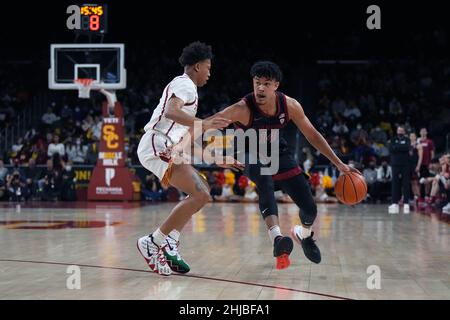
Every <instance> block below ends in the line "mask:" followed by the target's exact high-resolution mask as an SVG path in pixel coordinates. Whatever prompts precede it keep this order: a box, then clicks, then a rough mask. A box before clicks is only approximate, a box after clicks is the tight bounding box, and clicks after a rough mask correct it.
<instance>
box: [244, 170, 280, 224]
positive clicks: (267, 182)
mask: <svg viewBox="0 0 450 320" xmlns="http://www.w3.org/2000/svg"><path fill="white" fill-rule="evenodd" d="M248 177H249V178H250V180H252V181H253V182H254V183H255V184H256V191H257V192H258V197H259V200H258V201H259V209H260V212H261V215H262V217H263V219H265V218H267V217H268V216H270V215H275V216H278V206H277V201H276V199H275V190H274V182H273V180H272V176H262V175H261V172H260V167H259V166H258V165H249V170H248Z"/></svg>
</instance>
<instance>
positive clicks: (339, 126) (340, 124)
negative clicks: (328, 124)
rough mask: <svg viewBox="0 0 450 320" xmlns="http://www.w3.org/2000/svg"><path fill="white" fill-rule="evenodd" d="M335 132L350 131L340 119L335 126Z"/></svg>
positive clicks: (341, 133)
mask: <svg viewBox="0 0 450 320" xmlns="http://www.w3.org/2000/svg"><path fill="white" fill-rule="evenodd" d="M333 132H334V133H335V134H338V135H344V134H347V133H348V128H347V126H346V125H345V123H344V122H343V121H342V120H340V119H339V120H338V122H337V123H336V124H335V125H334V126H333Z"/></svg>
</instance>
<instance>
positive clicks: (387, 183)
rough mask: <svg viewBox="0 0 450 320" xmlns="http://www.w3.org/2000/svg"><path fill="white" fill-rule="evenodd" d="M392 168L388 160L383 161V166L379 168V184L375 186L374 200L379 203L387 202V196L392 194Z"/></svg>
mask: <svg viewBox="0 0 450 320" xmlns="http://www.w3.org/2000/svg"><path fill="white" fill-rule="evenodd" d="M391 183H392V168H391V166H390V165H389V164H388V162H387V160H386V159H383V160H382V162H381V166H379V167H378V168H377V182H376V184H375V189H374V192H375V195H374V198H375V199H377V202H379V201H386V200H387V195H390V194H391Z"/></svg>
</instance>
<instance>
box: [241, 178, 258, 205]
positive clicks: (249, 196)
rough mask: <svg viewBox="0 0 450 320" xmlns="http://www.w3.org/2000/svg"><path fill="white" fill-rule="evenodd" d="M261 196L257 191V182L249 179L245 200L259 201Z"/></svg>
mask: <svg viewBox="0 0 450 320" xmlns="http://www.w3.org/2000/svg"><path fill="white" fill-rule="evenodd" d="M258 199H259V196H258V193H257V192H256V184H255V183H254V182H253V181H249V183H248V185H247V187H246V188H245V194H244V199H243V200H242V201H244V202H258Z"/></svg>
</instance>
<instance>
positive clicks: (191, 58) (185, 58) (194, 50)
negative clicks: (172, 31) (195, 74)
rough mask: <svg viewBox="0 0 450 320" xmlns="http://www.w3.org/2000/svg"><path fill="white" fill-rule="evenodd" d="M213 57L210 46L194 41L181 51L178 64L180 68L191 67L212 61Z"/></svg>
mask: <svg viewBox="0 0 450 320" xmlns="http://www.w3.org/2000/svg"><path fill="white" fill-rule="evenodd" d="M213 57H214V55H213V53H212V48H211V46H209V45H207V44H205V43H203V42H200V41H196V42H192V43H191V44H189V45H188V46H187V47H185V48H184V49H183V52H182V53H181V56H180V58H179V59H178V61H179V62H180V64H181V66H183V67H186V66H193V65H194V64H196V63H199V62H200V61H203V60H206V59H212V58H213Z"/></svg>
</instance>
